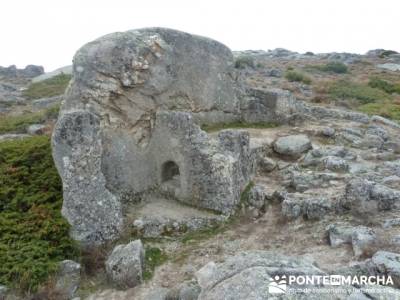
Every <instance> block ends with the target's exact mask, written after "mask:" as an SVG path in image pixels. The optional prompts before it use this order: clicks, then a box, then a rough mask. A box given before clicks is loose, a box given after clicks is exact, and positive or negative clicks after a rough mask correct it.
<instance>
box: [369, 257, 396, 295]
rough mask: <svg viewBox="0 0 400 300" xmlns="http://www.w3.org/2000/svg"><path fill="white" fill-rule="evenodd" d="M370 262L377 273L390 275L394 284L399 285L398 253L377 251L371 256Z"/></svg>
mask: <svg viewBox="0 0 400 300" xmlns="http://www.w3.org/2000/svg"><path fill="white" fill-rule="evenodd" d="M372 262H373V264H374V265H375V266H376V268H377V270H378V272H379V273H381V274H384V275H390V276H392V279H393V282H394V284H395V286H396V287H397V288H399V287H400V254H397V253H392V252H388V251H378V252H376V253H375V254H374V256H372Z"/></svg>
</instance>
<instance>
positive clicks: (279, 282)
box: [268, 275, 287, 294]
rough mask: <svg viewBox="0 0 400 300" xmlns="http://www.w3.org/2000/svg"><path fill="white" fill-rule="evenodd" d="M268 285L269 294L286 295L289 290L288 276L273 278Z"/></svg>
mask: <svg viewBox="0 0 400 300" xmlns="http://www.w3.org/2000/svg"><path fill="white" fill-rule="evenodd" d="M269 280H270V282H269V285H268V292H269V293H271V294H284V293H286V289H287V282H286V275H283V276H279V275H276V276H274V277H271V278H270V279H269Z"/></svg>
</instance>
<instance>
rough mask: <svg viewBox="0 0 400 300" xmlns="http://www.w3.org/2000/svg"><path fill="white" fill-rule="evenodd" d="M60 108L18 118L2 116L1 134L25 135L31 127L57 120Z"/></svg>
mask: <svg viewBox="0 0 400 300" xmlns="http://www.w3.org/2000/svg"><path fill="white" fill-rule="evenodd" d="M59 108H60V107H59V105H55V106H53V107H51V108H48V109H46V110H43V111H40V112H34V113H25V114H22V115H18V116H1V118H0V134H3V133H10V132H12V133H24V132H26V128H27V127H28V126H29V125H32V124H38V123H43V122H45V121H46V120H49V119H56V118H57V116H58V111H59Z"/></svg>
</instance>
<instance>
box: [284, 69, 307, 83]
mask: <svg viewBox="0 0 400 300" xmlns="http://www.w3.org/2000/svg"><path fill="white" fill-rule="evenodd" d="M285 78H286V79H287V80H289V81H297V82H302V83H304V84H310V83H311V78H309V77H308V76H306V75H305V74H303V73H300V72H297V71H287V72H286V74H285Z"/></svg>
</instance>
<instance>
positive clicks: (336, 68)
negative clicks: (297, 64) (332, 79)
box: [306, 62, 348, 74]
mask: <svg viewBox="0 0 400 300" xmlns="http://www.w3.org/2000/svg"><path fill="white" fill-rule="evenodd" d="M306 70H309V71H313V70H318V71H321V72H329V73H336V74H345V73H347V72H348V68H347V66H346V65H345V64H344V63H341V62H329V63H327V64H324V65H308V66H307V67H306Z"/></svg>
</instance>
